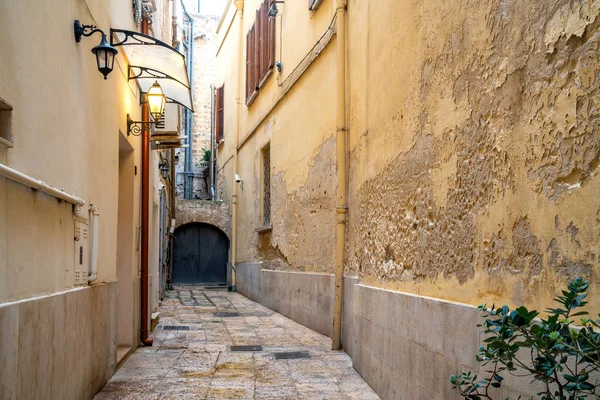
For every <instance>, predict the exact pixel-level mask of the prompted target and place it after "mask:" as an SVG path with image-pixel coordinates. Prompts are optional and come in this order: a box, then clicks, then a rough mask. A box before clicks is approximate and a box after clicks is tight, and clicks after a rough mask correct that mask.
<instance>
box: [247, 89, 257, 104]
mask: <svg viewBox="0 0 600 400" xmlns="http://www.w3.org/2000/svg"><path fill="white" fill-rule="evenodd" d="M256 96H258V90H255V91H254V93H252V94H251V95H250V97H249V98H248V100H246V107H250V106H251V105H252V103H254V99H256Z"/></svg>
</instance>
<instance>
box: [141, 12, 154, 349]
mask: <svg viewBox="0 0 600 400" xmlns="http://www.w3.org/2000/svg"><path fill="white" fill-rule="evenodd" d="M142 33H143V34H146V35H147V34H148V17H146V16H145V15H144V16H143V17H142ZM149 111H150V110H149V108H148V104H147V103H146V104H143V105H142V121H149V120H150V112H149ZM149 189H150V131H149V129H148V125H147V124H144V126H143V127H142V246H141V247H142V248H141V251H142V254H141V266H140V267H141V268H140V273H141V284H140V286H141V298H142V299H141V302H140V303H141V322H140V324H141V327H140V331H141V332H140V340H141V342H142V344H143V345H144V346H152V339H150V338H149V337H148V332H149V330H148V326H149V321H148V242H149V236H148V213H149V196H150V193H149Z"/></svg>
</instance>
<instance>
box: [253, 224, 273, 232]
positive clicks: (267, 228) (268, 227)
mask: <svg viewBox="0 0 600 400" xmlns="http://www.w3.org/2000/svg"><path fill="white" fill-rule="evenodd" d="M272 230H273V226H272V225H263V226H260V227H258V228H256V229H255V230H254V232H256V233H265V232H271V231H272Z"/></svg>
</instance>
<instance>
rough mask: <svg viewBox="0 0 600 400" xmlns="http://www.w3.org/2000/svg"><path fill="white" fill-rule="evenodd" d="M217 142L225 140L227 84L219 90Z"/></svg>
mask: <svg viewBox="0 0 600 400" xmlns="http://www.w3.org/2000/svg"><path fill="white" fill-rule="evenodd" d="M216 123H217V124H216V126H217V142H220V141H221V140H223V138H224V131H225V129H224V128H225V84H223V86H221V87H220V88H218V89H217V120H216Z"/></svg>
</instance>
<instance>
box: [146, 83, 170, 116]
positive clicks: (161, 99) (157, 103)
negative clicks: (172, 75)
mask: <svg viewBox="0 0 600 400" xmlns="http://www.w3.org/2000/svg"><path fill="white" fill-rule="evenodd" d="M146 97H147V98H148V105H149V106H150V115H152V119H154V120H155V121H158V120H159V118H160V116H161V115H162V114H163V111H164V110H165V103H166V102H167V99H166V97H165V94H164V93H163V91H162V88H161V87H160V84H159V83H158V81H156V82H154V84H153V85H152V86H150V89H148V93H147V94H146Z"/></svg>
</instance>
